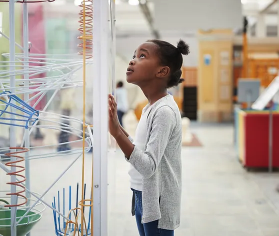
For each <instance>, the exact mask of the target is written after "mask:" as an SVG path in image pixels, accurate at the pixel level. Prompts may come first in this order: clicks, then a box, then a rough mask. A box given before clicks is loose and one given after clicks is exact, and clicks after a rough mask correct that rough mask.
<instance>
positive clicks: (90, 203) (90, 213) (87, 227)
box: [87, 191, 92, 234]
mask: <svg viewBox="0 0 279 236" xmlns="http://www.w3.org/2000/svg"><path fill="white" fill-rule="evenodd" d="M91 193H92V191H91V192H90V199H91V197H92V194H91ZM90 205H91V201H90ZM88 218H89V219H88V227H87V234H88V230H89V229H90V220H91V206H90V207H89V217H88Z"/></svg>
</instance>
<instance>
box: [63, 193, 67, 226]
mask: <svg viewBox="0 0 279 236" xmlns="http://www.w3.org/2000/svg"><path fill="white" fill-rule="evenodd" d="M65 214H66V213H65V188H63V215H64V216H65ZM63 219H64V220H63V221H64V229H65V228H66V221H65V218H63Z"/></svg>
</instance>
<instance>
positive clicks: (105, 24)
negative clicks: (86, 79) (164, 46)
mask: <svg viewBox="0 0 279 236" xmlns="http://www.w3.org/2000/svg"><path fill="white" fill-rule="evenodd" d="M108 12H109V2H108V1H103V0H95V1H94V14H93V15H94V19H93V130H94V132H93V139H94V143H93V171H94V173H93V186H94V193H93V212H94V220H93V222H94V223H93V224H94V236H107V188H108V177H107V157H108V70H109V61H108V36H109V21H108Z"/></svg>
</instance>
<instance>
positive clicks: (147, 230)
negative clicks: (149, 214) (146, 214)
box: [133, 190, 174, 236]
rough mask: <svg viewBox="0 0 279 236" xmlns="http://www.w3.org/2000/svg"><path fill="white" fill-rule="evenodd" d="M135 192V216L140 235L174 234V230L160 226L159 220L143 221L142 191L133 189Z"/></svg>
mask: <svg viewBox="0 0 279 236" xmlns="http://www.w3.org/2000/svg"><path fill="white" fill-rule="evenodd" d="M133 191H134V194H135V216H136V221H137V226H138V230H139V235H140V236H174V230H166V229H159V228H158V220H156V221H152V222H149V223H144V224H142V223H141V218H142V192H140V191H137V190H133Z"/></svg>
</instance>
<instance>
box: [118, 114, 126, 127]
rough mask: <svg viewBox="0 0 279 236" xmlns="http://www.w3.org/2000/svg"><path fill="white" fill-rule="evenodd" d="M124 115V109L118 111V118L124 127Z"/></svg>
mask: <svg viewBox="0 0 279 236" xmlns="http://www.w3.org/2000/svg"><path fill="white" fill-rule="evenodd" d="M124 115H125V113H124V112H123V111H120V110H118V111H117V116H118V120H119V123H120V125H121V126H122V127H124V126H123V116H124Z"/></svg>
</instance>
